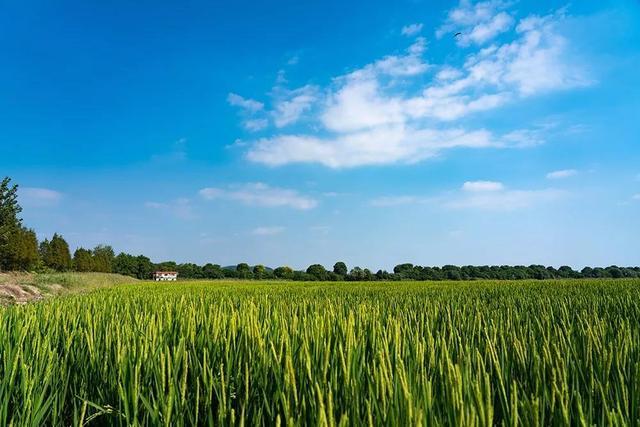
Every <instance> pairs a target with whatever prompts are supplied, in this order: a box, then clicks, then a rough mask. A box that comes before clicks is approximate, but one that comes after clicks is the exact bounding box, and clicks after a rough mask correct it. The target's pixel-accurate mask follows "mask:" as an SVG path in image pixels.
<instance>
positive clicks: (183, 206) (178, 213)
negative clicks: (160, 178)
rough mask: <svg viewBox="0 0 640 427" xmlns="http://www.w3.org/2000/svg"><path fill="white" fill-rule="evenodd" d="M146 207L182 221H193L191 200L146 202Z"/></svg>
mask: <svg viewBox="0 0 640 427" xmlns="http://www.w3.org/2000/svg"><path fill="white" fill-rule="evenodd" d="M144 205H145V207H147V208H149V209H155V210H159V211H163V212H167V213H169V214H171V215H173V216H175V217H177V218H180V219H193V218H194V217H195V215H194V213H193V207H192V206H191V200H189V199H187V198H184V197H183V198H178V199H175V200H171V201H170V202H145V204H144Z"/></svg>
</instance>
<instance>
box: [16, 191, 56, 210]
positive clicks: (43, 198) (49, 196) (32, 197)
mask: <svg viewBox="0 0 640 427" xmlns="http://www.w3.org/2000/svg"><path fill="white" fill-rule="evenodd" d="M18 197H19V198H20V203H22V204H23V205H24V206H33V207H44V206H54V205H57V204H58V203H59V202H60V200H62V197H63V195H62V193H60V192H59V191H55V190H51V189H49V188H38V187H19V189H18Z"/></svg>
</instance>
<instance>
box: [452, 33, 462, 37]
mask: <svg viewBox="0 0 640 427" xmlns="http://www.w3.org/2000/svg"><path fill="white" fill-rule="evenodd" d="M461 35H462V33H460V32H458V33H455V34H454V36H453V37H454V38H455V37H458V36H461Z"/></svg>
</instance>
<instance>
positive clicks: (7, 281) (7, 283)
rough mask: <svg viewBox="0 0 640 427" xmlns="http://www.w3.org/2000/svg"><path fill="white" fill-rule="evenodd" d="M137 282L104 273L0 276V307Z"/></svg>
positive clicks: (3, 274)
mask: <svg viewBox="0 0 640 427" xmlns="http://www.w3.org/2000/svg"><path fill="white" fill-rule="evenodd" d="M136 281H137V280H136V279H133V278H131V277H126V276H121V275H119V274H107V273H50V274H47V273H43V274H33V273H0V305H10V304H26V303H28V302H32V301H38V300H42V299H44V298H48V297H51V296H56V295H60V294H64V293H69V292H83V291H86V290H90V289H94V288H97V287H104V286H113V285H121V284H126V283H132V282H136Z"/></svg>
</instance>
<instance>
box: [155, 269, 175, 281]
mask: <svg viewBox="0 0 640 427" xmlns="http://www.w3.org/2000/svg"><path fill="white" fill-rule="evenodd" d="M153 280H155V281H156V282H165V281H172V282H173V281H175V280H178V272H177V271H154V272H153Z"/></svg>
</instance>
